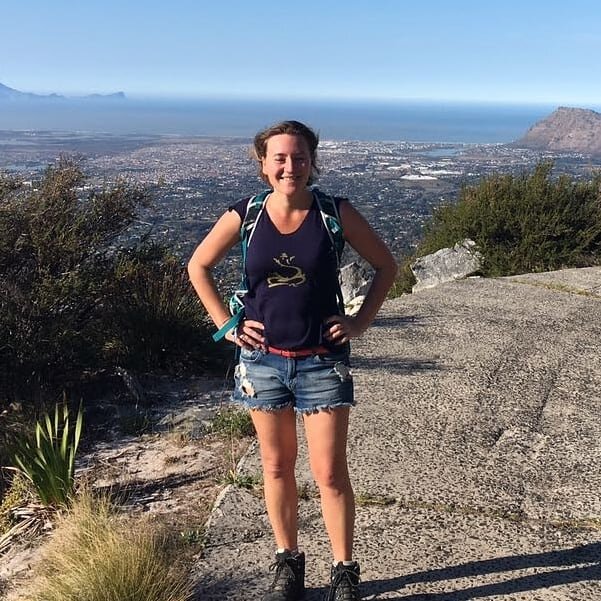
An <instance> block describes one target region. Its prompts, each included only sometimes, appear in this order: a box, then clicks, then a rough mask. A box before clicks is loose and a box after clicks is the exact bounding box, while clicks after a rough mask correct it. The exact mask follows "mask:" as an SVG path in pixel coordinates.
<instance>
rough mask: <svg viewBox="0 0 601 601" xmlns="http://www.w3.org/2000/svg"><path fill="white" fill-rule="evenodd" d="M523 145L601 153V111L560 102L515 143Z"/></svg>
mask: <svg viewBox="0 0 601 601" xmlns="http://www.w3.org/2000/svg"><path fill="white" fill-rule="evenodd" d="M514 145H515V146H517V147H520V148H532V149H534V150H555V151H567V152H581V153H585V154H591V155H601V113H597V112H596V111H592V110H589V109H579V108H570V107H565V106H560V107H559V108H558V109H557V110H556V111H554V112H553V113H551V114H550V115H549V116H548V117H546V118H545V119H543V120H542V121H539V122H538V123H535V124H534V125H533V126H532V127H531V128H530V129H529V130H528V131H527V132H526V135H525V136H524V137H523V138H520V139H519V140H517V141H516V142H515V143H514Z"/></svg>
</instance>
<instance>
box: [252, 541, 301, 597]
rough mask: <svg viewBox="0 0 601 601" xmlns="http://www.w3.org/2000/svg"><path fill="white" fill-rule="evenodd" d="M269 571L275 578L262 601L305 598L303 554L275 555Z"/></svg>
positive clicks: (286, 552)
mask: <svg viewBox="0 0 601 601" xmlns="http://www.w3.org/2000/svg"><path fill="white" fill-rule="evenodd" d="M269 569H270V570H275V576H274V577H273V582H272V583H271V586H270V587H269V590H268V591H267V592H266V593H265V595H264V596H263V599H262V601H298V600H299V599H302V598H303V597H304V596H305V554H304V553H297V554H296V555H292V554H291V553H290V551H284V552H283V553H276V554H275V562H274V563H272V564H271V565H270V566H269Z"/></svg>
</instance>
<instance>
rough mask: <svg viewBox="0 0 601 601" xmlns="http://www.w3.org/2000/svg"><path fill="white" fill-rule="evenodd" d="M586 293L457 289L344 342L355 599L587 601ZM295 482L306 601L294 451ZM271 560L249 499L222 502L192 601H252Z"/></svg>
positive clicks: (595, 349)
mask: <svg viewBox="0 0 601 601" xmlns="http://www.w3.org/2000/svg"><path fill="white" fill-rule="evenodd" d="M599 290H601V268H590V269H583V270H564V271H560V272H554V273H551V274H540V275H536V276H535V275H531V276H521V277H518V278H502V279H497V280H482V279H468V280H464V281H461V282H455V283H452V284H446V285H442V286H439V287H437V288H435V289H431V290H426V291H422V292H420V293H418V294H415V295H410V296H403V297H401V298H399V299H396V300H394V301H389V302H387V303H386V304H385V306H384V308H383V310H382V311H381V313H380V316H379V317H378V320H377V321H376V323H375V324H374V326H373V327H372V328H371V329H370V330H369V332H368V333H367V334H366V335H365V336H364V337H363V338H362V339H360V340H358V341H356V342H355V344H354V377H355V383H356V390H357V398H358V406H357V407H356V409H354V411H353V413H352V425H351V438H350V443H349V458H350V464H351V472H352V474H353V481H354V486H355V491H356V494H357V500H358V507H357V544H356V556H357V558H358V559H359V560H360V561H361V564H362V571H363V589H362V590H363V593H364V597H365V599H403V600H404V601H418V600H419V601H425V600H426V599H427V600H430V601H463V600H471V599H480V598H486V599H494V600H504V601H508V600H515V601H517V600H528V601H534V600H536V601H551V600H557V601H559V600H562V601H563V600H565V601H568V600H569V601H580V600H582V601H585V600H586V601H590V600H592V599H597V598H601V563H600V561H601V542H600V539H601V493H600V491H601V412H600V411H599V409H600V407H601V359H600V357H601V298H600V297H599ZM301 432H302V430H301ZM301 439H302V437H301ZM241 469H242V471H243V472H245V473H248V474H258V473H260V466H259V462H258V457H257V453H256V449H255V448H252V449H251V451H250V452H249V453H248V454H247V456H246V457H245V460H244V464H243V466H242V468H241ZM297 473H298V479H299V485H300V487H301V489H302V491H303V492H304V494H303V498H302V500H301V502H300V508H299V511H300V524H301V533H300V540H301V544H302V547H303V548H304V550H305V551H306V553H307V580H308V586H309V588H310V590H309V591H308V594H307V599H308V601H312V600H317V599H320V598H321V594H322V593H323V591H324V590H325V589H323V588H322V587H323V586H324V585H325V582H326V580H327V572H328V569H329V568H328V562H329V561H330V559H331V558H330V552H329V545H328V541H327V537H326V534H325V531H324V528H323V525H322V521H321V516H320V510H319V502H318V499H317V498H316V494H315V489H314V486H313V483H312V480H311V477H310V474H309V471H308V468H307V461H306V453H305V448H304V446H302V447H301V456H300V458H299V463H298V470H297ZM272 553H273V542H272V538H271V533H270V529H269V525H268V522H267V518H266V516H265V514H264V511H263V505H262V501H261V499H260V491H258V492H257V491H246V490H242V489H239V488H228V489H227V490H226V491H225V493H224V494H223V495H222V497H221V498H220V501H219V503H218V506H217V507H216V509H215V510H214V512H213V515H212V518H211V522H210V526H209V542H208V545H207V547H206V549H205V554H204V558H203V559H202V560H200V561H199V562H198V565H197V566H196V573H195V577H196V582H197V595H196V599H197V600H198V601H200V600H202V601H213V600H217V599H219V600H221V599H228V600H231V601H236V600H240V601H242V600H244V601H251V600H253V599H260V596H261V591H263V590H264V588H265V587H266V585H267V584H268V582H269V580H270V574H269V573H268V570H267V566H268V564H269V563H270V561H271V557H272Z"/></svg>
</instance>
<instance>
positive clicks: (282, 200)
mask: <svg viewBox="0 0 601 601" xmlns="http://www.w3.org/2000/svg"><path fill="white" fill-rule="evenodd" d="M267 203H268V204H270V205H271V206H272V207H274V208H277V209H278V210H279V211H282V212H292V211H304V210H307V209H309V208H310V207H311V204H312V203H313V193H312V192H311V190H309V189H308V188H305V189H304V190H302V191H300V192H298V193H296V194H293V195H290V196H288V195H286V194H282V193H281V192H277V191H276V190H274V191H273V192H271V193H270V194H269V198H268V199H267Z"/></svg>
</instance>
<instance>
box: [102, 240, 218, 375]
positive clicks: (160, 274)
mask: <svg viewBox="0 0 601 601" xmlns="http://www.w3.org/2000/svg"><path fill="white" fill-rule="evenodd" d="M106 302H107V304H106V307H105V308H106V311H105V315H106V317H107V321H106V323H105V325H104V327H103V332H104V334H105V337H104V346H103V350H104V353H105V356H106V357H107V359H108V360H109V361H110V363H111V364H118V365H121V366H123V367H126V368H130V369H135V370H141V371H150V370H156V369H160V370H169V371H172V372H178V371H181V370H184V369H186V370H190V369H194V370H197V371H198V370H199V368H208V367H210V366H212V363H213V361H215V360H216V359H218V357H219V355H218V354H216V353H215V352H214V348H213V347H214V346H215V345H214V343H213V342H212V340H211V339H210V338H209V335H208V332H209V329H210V327H212V323H210V322H209V321H208V319H207V316H206V313H205V312H204V311H203V310H202V309H201V306H200V303H199V301H198V297H197V296H196V294H195V293H194V291H193V290H192V288H191V286H190V281H189V278H188V276H187V272H186V271H185V269H184V268H183V267H182V266H181V265H180V263H179V260H178V259H177V257H175V256H174V255H173V254H172V253H171V252H170V251H169V250H168V249H167V248H164V247H162V246H160V245H157V244H152V243H144V244H142V245H140V246H139V247H137V248H134V249H127V250H124V251H122V252H120V253H119V254H118V255H117V256H116V260H115V265H114V271H113V274H112V277H111V284H110V286H109V291H108V292H107V301H106Z"/></svg>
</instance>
